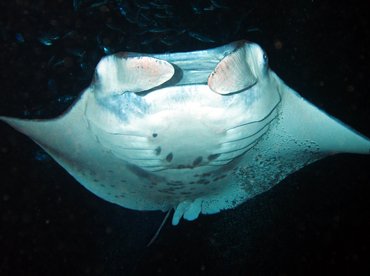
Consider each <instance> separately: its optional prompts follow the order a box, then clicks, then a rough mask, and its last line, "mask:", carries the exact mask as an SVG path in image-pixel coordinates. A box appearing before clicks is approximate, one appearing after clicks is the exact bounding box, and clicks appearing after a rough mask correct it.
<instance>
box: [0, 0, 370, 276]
mask: <svg viewBox="0 0 370 276" xmlns="http://www.w3.org/2000/svg"><path fill="white" fill-rule="evenodd" d="M178 2H180V1H178ZM181 3H182V4H173V1H160V0H158V1H151V2H149V1H143V0H140V1H139V0H136V1H119V0H117V1H81V0H80V1H77V0H76V1H72V0H70V1H66V0H59V1H40V0H37V1H31V0H28V1H27V0H18V1H2V2H1V3H0V66H1V67H0V68H1V69H0V70H1V75H0V80H1V89H0V114H1V115H8V116H17V117H24V118H47V117H53V116H55V115H58V114H60V113H61V112H62V111H63V110H65V109H66V108H67V107H68V106H69V105H70V104H71V103H72V101H73V100H74V99H75V98H76V97H77V96H78V94H79V93H80V92H81V91H82V90H83V89H84V88H85V87H86V86H88V85H89V83H90V81H91V78H92V74H93V70H94V67H95V65H96V63H97V62H98V60H99V59H100V58H101V57H102V56H103V55H105V54H109V53H114V52H117V51H135V52H176V51H190V50H196V49H206V48H211V47H215V46H219V45H222V44H226V43H228V42H230V41H234V40H239V39H248V40H251V41H254V42H257V43H259V44H260V45H261V46H262V47H263V48H264V49H265V50H266V52H267V54H268V56H269V61H270V66H271V68H272V69H273V70H274V71H275V72H276V73H277V74H278V75H279V76H280V77H281V78H282V79H283V80H284V81H286V83H287V84H288V85H290V86H291V87H292V88H294V89H295V90H296V91H298V92H299V93H300V94H301V95H302V96H304V97H305V98H306V99H308V100H309V101H311V102H313V103H314V104H315V105H317V106H319V107H320V108H322V109H324V110H325V111H327V112H328V113H329V114H332V115H334V116H335V117H337V118H339V119H340V120H342V121H344V122H345V123H347V124H349V125H351V126H352V127H353V128H355V129H356V130H358V131H360V132H361V133H363V134H365V135H367V136H368V137H369V136H370V78H369V68H370V54H369V53H370V52H369V49H370V21H369V18H370V14H369V11H368V9H367V6H365V4H363V6H362V5H361V4H358V3H356V4H355V3H350V2H349V1H336V2H334V1H313V0H310V1H308V0H305V1H303V0H302V1H288V0H285V1H282V0H281V1H256V0H254V1H240V2H238V1H223V2H222V1H220V0H217V1H216V0H214V1H208V0H207V1H194V0H191V1H182V2H181ZM0 172H1V180H0V182H1V184H0V215H1V216H0V219H1V221H0V275H225V274H228V275H330V274H336V273H339V272H342V273H344V274H345V275H369V274H370V262H369V260H370V235H369V232H370V200H369V198H370V157H369V156H358V155H337V156H334V157H330V158H327V159H325V160H322V161H319V162H317V163H314V164H312V165H310V166H308V167H306V168H304V169H303V170H301V171H299V172H297V173H295V174H293V175H291V176H289V177H288V178H287V179H285V180H284V181H282V182H281V183H280V184H279V185H277V186H276V187H275V188H273V189H271V190H270V191H268V192H266V193H264V194H262V195H260V196H257V197H256V198H254V199H252V200H250V201H248V202H246V203H245V204H243V205H241V206H239V207H238V208H236V209H235V210H229V211H225V212H222V213H219V214H217V215H212V216H203V215H202V216H200V218H198V219H197V220H196V221H194V222H188V221H181V223H180V224H179V225H178V226H176V227H173V226H172V225H170V223H167V224H166V225H165V227H164V228H163V230H162V232H161V234H160V236H159V237H158V239H157V240H156V241H155V243H154V244H153V245H152V246H151V247H149V248H147V247H146V243H147V242H148V241H149V240H150V238H151V237H152V235H153V234H154V232H155V231H156V230H157V227H158V226H159V224H160V223H161V221H162V219H163V217H164V214H163V213H161V212H137V211H131V210H127V209H124V208H122V207H119V206H116V205H113V204H110V203H108V202H105V201H103V200H102V199H100V198H97V197H96V196H94V195H93V194H92V193H90V192H88V191H87V190H85V189H84V188H83V187H82V186H81V185H79V184H78V183H77V182H76V181H75V180H74V179H73V178H72V177H71V176H69V175H68V174H67V173H66V172H65V171H64V170H63V169H62V168H61V167H60V166H58V165H57V164H56V163H55V162H54V161H52V160H51V159H50V158H49V157H48V156H47V155H46V154H45V153H44V152H43V151H42V150H41V149H40V148H38V147H37V146H36V145H35V144H34V143H33V142H32V141H31V140H29V139H28V138H26V137H25V136H23V135H21V134H19V133H18V132H16V131H14V130H13V129H11V128H10V127H8V126H6V125H5V124H0Z"/></svg>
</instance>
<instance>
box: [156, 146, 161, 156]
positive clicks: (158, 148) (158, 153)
mask: <svg viewBox="0 0 370 276" xmlns="http://www.w3.org/2000/svg"><path fill="white" fill-rule="evenodd" d="M161 151H162V148H161V147H157V148H156V149H155V150H154V152H155V155H160V154H161Z"/></svg>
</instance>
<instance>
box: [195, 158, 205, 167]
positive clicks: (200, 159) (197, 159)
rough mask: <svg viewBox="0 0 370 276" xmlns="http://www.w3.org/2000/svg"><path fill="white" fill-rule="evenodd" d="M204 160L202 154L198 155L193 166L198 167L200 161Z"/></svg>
mask: <svg viewBox="0 0 370 276" xmlns="http://www.w3.org/2000/svg"><path fill="white" fill-rule="evenodd" d="M202 160H203V157H202V156H198V157H197V158H195V160H194V161H193V166H194V167H196V166H198V165H199V164H200V163H202Z"/></svg>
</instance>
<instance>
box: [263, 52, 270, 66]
mask: <svg viewBox="0 0 370 276" xmlns="http://www.w3.org/2000/svg"><path fill="white" fill-rule="evenodd" d="M263 60H264V62H265V64H266V63H268V60H269V58H268V57H267V54H266V53H263Z"/></svg>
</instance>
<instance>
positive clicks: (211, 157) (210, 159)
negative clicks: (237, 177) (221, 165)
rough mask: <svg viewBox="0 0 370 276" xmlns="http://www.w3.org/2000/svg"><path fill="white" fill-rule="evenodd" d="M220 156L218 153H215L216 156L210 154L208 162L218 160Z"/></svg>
mask: <svg viewBox="0 0 370 276" xmlns="http://www.w3.org/2000/svg"><path fill="white" fill-rule="evenodd" d="M220 155H221V154H219V153H216V154H210V155H208V157H207V158H208V160H209V161H212V160H215V159H217V158H219V157H220Z"/></svg>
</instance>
